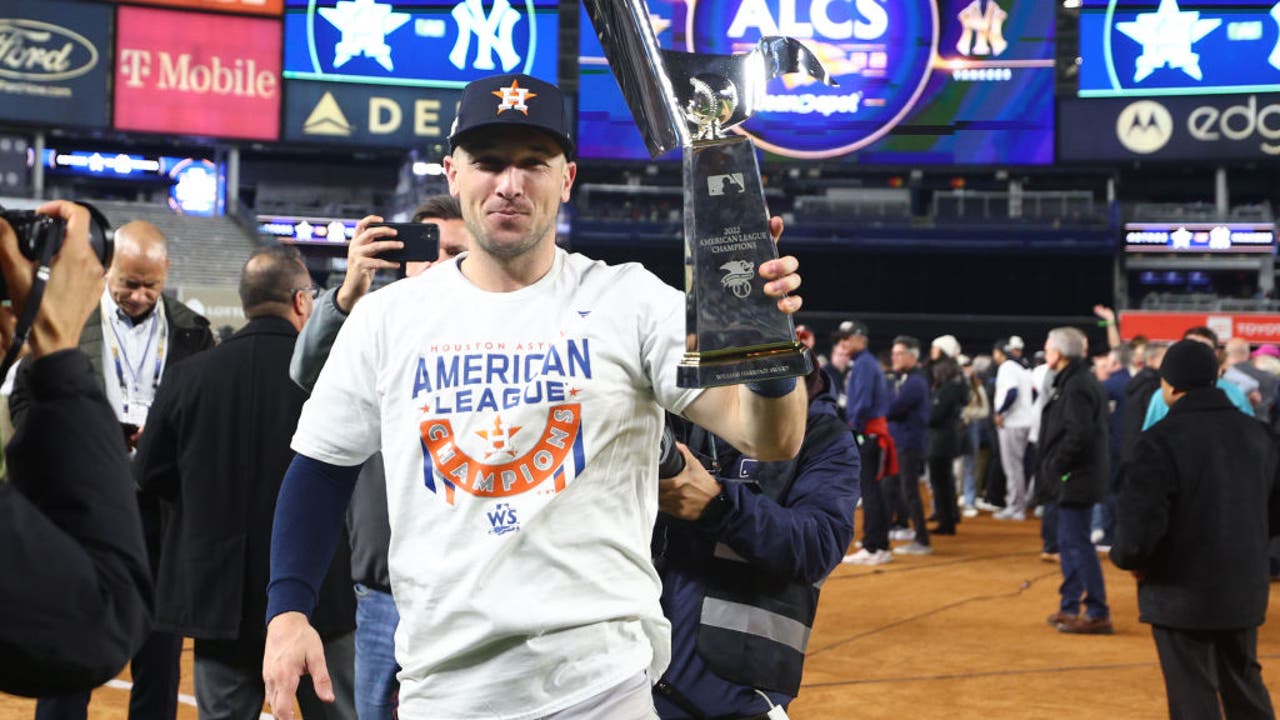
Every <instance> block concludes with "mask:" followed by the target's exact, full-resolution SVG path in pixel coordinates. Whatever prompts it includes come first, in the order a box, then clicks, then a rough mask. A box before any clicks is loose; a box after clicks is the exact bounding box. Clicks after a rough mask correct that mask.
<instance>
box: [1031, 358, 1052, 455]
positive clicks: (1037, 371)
mask: <svg viewBox="0 0 1280 720" xmlns="http://www.w3.org/2000/svg"><path fill="white" fill-rule="evenodd" d="M1031 387H1032V388H1033V389H1034V390H1035V391H1036V401H1035V402H1034V403H1032V405H1031V434H1030V435H1028V436H1027V442H1040V421H1041V420H1042V419H1043V416H1044V406H1045V405H1048V404H1049V396H1050V395H1052V394H1053V374H1052V371H1050V370H1049V363H1040V364H1039V365H1037V366H1035V367H1034V368H1031Z"/></svg>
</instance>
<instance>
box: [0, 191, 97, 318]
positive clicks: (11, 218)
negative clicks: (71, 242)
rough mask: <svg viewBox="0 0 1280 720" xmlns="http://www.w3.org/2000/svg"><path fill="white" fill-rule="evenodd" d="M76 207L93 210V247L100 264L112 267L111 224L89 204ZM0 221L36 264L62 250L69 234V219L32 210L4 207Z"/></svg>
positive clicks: (2, 293) (0, 282)
mask: <svg viewBox="0 0 1280 720" xmlns="http://www.w3.org/2000/svg"><path fill="white" fill-rule="evenodd" d="M76 204H77V205H80V206H82V207H84V208H85V209H86V210H88V211H89V218H90V222H89V245H90V246H91V247H92V248H93V252H94V254H95V255H97V256H98V262H100V263H102V267H103V268H106V267H107V266H109V265H110V264H111V252H112V249H113V247H114V244H113V242H112V239H113V236H112V233H111V225H110V223H108V222H107V218H106V216H104V215H103V214H102V212H101V211H99V210H98V209H97V208H95V207H93V206H92V205H89V204H88V203H76ZM0 218H2V219H4V221H5V222H7V223H9V225H10V226H11V227H13V232H14V233H15V234H16V235H17V236H18V250H19V251H20V252H21V253H22V256H23V257H25V258H26V259H28V260H31V261H32V262H39V261H40V259H41V258H42V257H49V258H52V257H53V256H54V255H57V254H58V251H59V250H61V249H62V241H63V240H65V239H66V235H67V221H66V220H63V219H62V218H56V217H50V216H48V215H41V214H39V213H37V212H35V211H32V210H5V209H4V208H3V207H0ZM46 253H47V254H46ZM8 299H9V289H8V287H6V286H5V282H4V275H0V300H8Z"/></svg>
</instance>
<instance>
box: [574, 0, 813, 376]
mask: <svg viewBox="0 0 1280 720" xmlns="http://www.w3.org/2000/svg"><path fill="white" fill-rule="evenodd" d="M583 4H584V6H585V7H586V10H587V15H588V16H589V17H590V18H591V22H592V24H593V25H594V26H595V29H596V34H597V35H599V37H600V44H601V46H602V47H603V48H604V51H605V56H606V57H607V58H608V60H609V66H610V68H611V69H612V70H613V72H614V75H615V77H617V80H618V85H619V87H620V88H621V89H622V94H623V97H625V98H626V100H627V105H628V107H629V108H630V110H631V113H632V115H633V116H634V118H635V121H636V125H637V126H638V127H639V129H640V134H641V136H642V137H643V138H644V141H645V145H646V146H647V148H648V150H649V153H650V154H651V155H652V156H653V157H655V158H656V157H657V156H659V155H661V154H662V153H664V152H666V151H668V150H670V149H672V148H674V147H676V146H680V147H682V148H683V150H684V240H685V278H686V280H685V297H686V298H687V301H688V302H687V313H686V333H687V345H686V352H685V355H684V359H683V360H682V361H681V362H680V366H679V369H678V371H677V382H678V383H679V385H680V386H681V387H711V386H716V385H734V384H738V383H743V382H752V381H761V380H769V379H774V378H781V377H788V376H795V375H804V374H806V373H807V372H808V371H809V369H810V368H811V361H810V359H809V357H808V356H807V355H806V354H805V352H804V347H803V346H802V345H801V344H799V343H798V342H797V341H796V338H795V328H794V326H793V325H792V321H791V317H790V316H788V315H784V314H782V313H780V312H778V310H777V307H776V305H775V302H774V300H773V299H772V298H769V297H767V296H766V295H765V294H764V280H763V279H762V278H760V276H759V274H758V273H757V272H756V268H758V267H759V266H760V263H761V262H764V261H767V260H770V259H772V258H775V257H777V256H778V253H777V248H776V246H775V245H774V242H773V239H772V237H771V235H770V232H769V211H768V208H767V207H766V206H765V201H764V186H763V184H762V183H761V181H760V168H759V166H758V164H757V162H756V154H755V148H754V146H753V145H752V144H751V141H750V140H749V139H748V138H746V137H743V136H739V135H734V136H732V137H729V136H726V135H727V133H728V131H729V130H730V129H731V128H733V127H734V126H736V125H739V124H741V123H743V122H745V121H746V120H747V119H748V118H749V117H751V115H752V114H753V113H754V112H755V110H756V108H757V107H758V106H759V103H760V100H761V99H762V98H763V97H764V90H765V84H766V83H767V82H768V81H769V79H770V78H773V77H776V76H778V75H782V74H786V73H794V72H802V73H806V74H808V75H810V76H812V77H815V78H818V79H820V80H821V81H823V82H825V83H827V84H830V85H834V84H835V83H834V81H832V80H831V78H830V76H829V75H828V73H827V71H826V70H825V69H824V68H823V67H822V65H821V63H820V62H819V61H818V59H817V58H816V57H815V56H814V55H813V53H811V52H810V51H809V50H808V49H807V48H806V47H805V46H804V45H802V44H800V42H799V41H797V40H795V39H793V38H786V37H765V38H762V39H761V40H760V42H759V43H758V44H757V45H756V47H755V48H754V49H753V50H752V51H751V52H748V53H740V54H734V55H714V54H708V53H686V52H674V51H669V50H662V49H660V48H659V47H658V41H657V38H656V36H655V35H654V32H653V27H652V25H651V24H650V21H649V12H648V8H647V6H646V5H645V2H644V0H584V3H583Z"/></svg>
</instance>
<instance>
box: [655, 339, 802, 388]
mask: <svg viewBox="0 0 1280 720" xmlns="http://www.w3.org/2000/svg"><path fill="white" fill-rule="evenodd" d="M812 370H813V360H812V359H811V356H810V355H809V353H808V352H807V351H806V349H805V347H804V346H803V345H801V344H800V343H787V344H783V345H780V346H772V347H762V348H756V349H747V348H740V349H737V350H736V351H732V352H718V353H697V352H689V353H685V354H684V358H683V359H681V361H680V365H679V366H677V368H676V385H678V386H680V387H682V388H706V387H717V386H720V385H741V384H742V383H749V382H762V381H764V380H777V379H779V378H785V377H796V376H797V375H799V376H804V375H808V374H809V372H810V371H812Z"/></svg>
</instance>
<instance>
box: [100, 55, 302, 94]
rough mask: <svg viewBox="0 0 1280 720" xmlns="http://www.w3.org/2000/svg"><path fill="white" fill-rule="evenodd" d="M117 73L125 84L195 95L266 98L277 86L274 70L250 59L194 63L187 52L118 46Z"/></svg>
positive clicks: (219, 59) (216, 58)
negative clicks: (118, 70) (265, 68)
mask: <svg viewBox="0 0 1280 720" xmlns="http://www.w3.org/2000/svg"><path fill="white" fill-rule="evenodd" d="M120 74H121V75H122V76H123V77H124V79H125V82H124V84H125V86H126V87H131V88H142V87H148V88H154V89H156V90H165V91H177V92H181V93H193V94H196V95H228V96H235V97H243V98H262V99H270V98H274V97H275V96H276V93H277V92H278V89H279V81H278V80H277V79H276V76H275V73H273V72H272V71H270V70H264V69H261V68H259V67H258V64H257V62H256V61H254V60H253V59H249V60H244V59H241V58H236V59H235V60H232V61H230V62H228V61H226V60H223V59H222V58H221V57H219V56H218V55H214V56H213V57H212V59H210V60H209V61H208V62H207V63H198V62H193V61H192V58H191V54H190V53H177V54H173V53H169V52H166V51H164V50H158V51H155V52H152V51H151V50H138V49H134V48H122V49H121V50H120Z"/></svg>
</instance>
